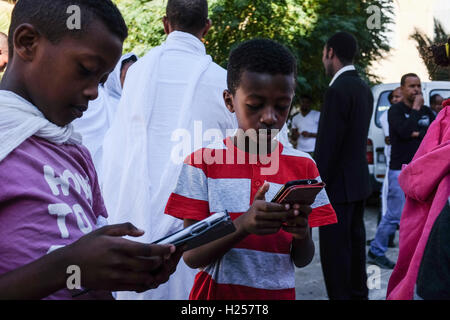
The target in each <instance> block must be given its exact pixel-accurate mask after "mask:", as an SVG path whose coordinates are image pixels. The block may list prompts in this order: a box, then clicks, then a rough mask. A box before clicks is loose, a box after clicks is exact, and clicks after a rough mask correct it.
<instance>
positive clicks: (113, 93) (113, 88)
mask: <svg viewBox="0 0 450 320" xmlns="http://www.w3.org/2000/svg"><path fill="white" fill-rule="evenodd" d="M132 56H134V57H136V59H138V56H137V55H135V54H134V53H132V52H131V53H127V54H124V55H123V56H122V57H121V58H120V61H119V62H118V63H117V65H116V67H115V68H114V70H113V72H111V74H110V75H109V77H108V80H106V82H105V90H106V93H107V94H108V97H109V105H108V107H107V110H108V119H109V125H111V124H112V122H113V120H114V115H115V113H116V111H117V107H118V105H119V101H120V97H121V96H122V84H121V82H120V75H121V73H122V63H123V62H124V61H125V60H127V59H128V58H130V57H132Z"/></svg>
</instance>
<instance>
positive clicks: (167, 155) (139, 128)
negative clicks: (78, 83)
mask: <svg viewBox="0 0 450 320" xmlns="http://www.w3.org/2000/svg"><path fill="white" fill-rule="evenodd" d="M163 23H164V30H165V32H166V34H168V37H167V40H166V41H165V42H164V43H163V44H162V45H161V46H158V47H156V48H153V49H152V50H151V51H150V52H149V53H147V55H145V56H144V57H143V58H142V59H140V60H139V61H138V62H136V63H135V64H134V65H133V66H131V67H130V69H129V71H128V74H127V81H126V82H125V86H124V90H123V93H122V98H121V101H120V103H119V107H118V110H117V114H116V117H115V121H114V122H113V124H112V126H111V128H110V130H109V131H108V132H107V134H106V136H105V140H104V144H103V165H102V167H103V193H104V199H105V203H106V206H107V209H108V213H109V215H110V221H109V222H110V223H115V222H118V221H130V222H132V223H134V224H135V225H136V226H138V227H139V228H141V229H144V230H145V231H146V232H145V235H144V236H143V237H141V238H139V239H138V241H142V242H146V243H149V242H154V241H156V240H158V239H159V238H162V237H164V236H166V235H168V234H170V233H173V232H175V231H178V230H180V229H182V228H183V222H182V221H181V220H178V219H175V218H173V217H171V216H169V215H165V214H164V208H165V205H166V203H167V200H168V198H169V196H170V194H171V192H172V191H173V190H174V189H175V186H176V181H177V178H178V175H179V172H180V169H181V166H182V161H183V160H184V158H185V157H186V156H188V155H189V154H190V153H191V152H192V151H194V149H198V148H201V147H202V146H205V145H206V146H207V145H209V144H210V143H211V141H210V140H214V141H212V142H213V143H214V142H215V143H217V142H221V141H222V139H223V138H225V137H226V134H230V131H228V130H232V129H233V128H237V121H236V119H235V117H234V116H233V114H231V113H230V112H228V110H227V109H226V107H225V104H224V102H223V98H222V95H223V91H224V89H226V71H225V70H224V69H223V68H221V67H220V66H218V65H217V64H215V63H214V62H212V59H211V57H210V56H209V55H207V54H206V50H205V46H204V45H203V43H202V41H201V39H202V38H203V37H204V36H205V35H206V33H207V32H208V30H209V28H210V26H211V21H210V20H209V19H208V5H207V1H206V0H169V1H168V3H167V9H166V16H165V17H164V19H163ZM211 129H212V130H211ZM207 130H208V132H206V131H207ZM227 131H228V133H227ZM231 132H233V131H231ZM204 133H205V134H204ZM196 273H197V271H196V270H193V269H190V268H189V267H187V266H186V265H185V264H184V261H182V260H180V263H179V265H178V267H177V271H176V272H175V273H174V274H173V275H172V276H171V278H170V280H169V281H168V282H167V283H165V284H164V285H161V286H159V288H158V289H155V290H150V291H147V292H144V293H139V294H138V293H135V292H119V293H118V296H117V298H118V299H188V297H189V293H190V290H191V288H192V285H193V281H194V276H195V274H196Z"/></svg>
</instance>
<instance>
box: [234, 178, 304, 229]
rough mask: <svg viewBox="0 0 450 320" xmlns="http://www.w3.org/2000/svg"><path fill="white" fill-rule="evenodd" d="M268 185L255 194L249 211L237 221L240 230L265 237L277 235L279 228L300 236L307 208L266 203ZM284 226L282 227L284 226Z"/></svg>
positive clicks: (265, 184)
mask: <svg viewBox="0 0 450 320" xmlns="http://www.w3.org/2000/svg"><path fill="white" fill-rule="evenodd" d="M269 188H270V184H269V183H267V182H265V183H264V185H263V186H262V187H261V188H260V189H259V190H258V191H257V192H256V195H255V198H254V201H253V204H252V206H251V207H250V209H248V211H247V212H246V213H244V214H243V215H242V216H241V217H240V219H239V220H241V221H240V224H241V228H243V230H244V231H245V232H246V233H247V234H257V235H267V234H273V233H277V232H278V231H279V230H280V229H281V228H283V229H284V230H286V231H287V232H290V233H293V232H295V233H298V236H301V235H302V232H301V230H300V229H303V224H304V219H303V218H302V216H303V214H309V212H311V208H310V207H309V206H304V205H298V206H291V205H289V204H280V203H275V202H267V201H266V199H265V194H266V192H267V191H268V190H269ZM285 223H286V225H283V224H285Z"/></svg>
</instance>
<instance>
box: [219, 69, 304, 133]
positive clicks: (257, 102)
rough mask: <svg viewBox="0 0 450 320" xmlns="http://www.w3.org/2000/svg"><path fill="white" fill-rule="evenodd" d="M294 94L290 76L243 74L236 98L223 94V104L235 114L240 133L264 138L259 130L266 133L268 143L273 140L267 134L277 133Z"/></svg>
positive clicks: (293, 85)
mask: <svg viewBox="0 0 450 320" xmlns="http://www.w3.org/2000/svg"><path fill="white" fill-rule="evenodd" d="M294 91H295V79H294V75H293V74H290V75H283V74H277V75H270V74H267V73H258V72H251V71H244V72H243V73H242V76H241V81H240V84H239V87H238V88H237V89H236V92H235V94H234V95H232V94H231V92H230V91H228V90H225V91H224V100H225V104H226V106H227V108H228V110H230V111H231V112H235V113H236V118H237V120H238V124H239V128H240V129H243V130H244V132H246V131H247V130H249V129H254V130H256V132H257V133H258V136H259V137H261V135H262V136H264V135H265V134H264V132H259V130H261V129H266V130H267V132H268V134H267V136H266V139H267V141H270V140H272V139H273V138H275V135H271V134H270V130H271V129H278V130H280V129H281V128H282V127H283V125H284V124H285V122H286V119H287V117H288V115H289V110H290V107H291V103H292V99H293V98H294ZM258 140H260V139H258Z"/></svg>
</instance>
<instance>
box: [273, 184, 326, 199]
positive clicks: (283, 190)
mask: <svg viewBox="0 0 450 320" xmlns="http://www.w3.org/2000/svg"><path fill="white" fill-rule="evenodd" d="M317 182H318V181H317V180H314V179H304V180H292V181H289V182H286V183H285V184H284V186H283V187H281V189H280V190H279V191H278V192H277V194H276V195H275V197H273V199H272V202H277V200H278V199H279V198H280V196H281V195H282V194H283V193H284V192H285V191H286V189H288V188H289V187H292V186H301V185H311V184H316V183H317Z"/></svg>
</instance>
